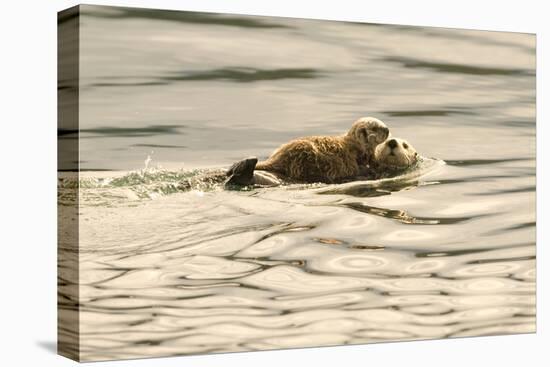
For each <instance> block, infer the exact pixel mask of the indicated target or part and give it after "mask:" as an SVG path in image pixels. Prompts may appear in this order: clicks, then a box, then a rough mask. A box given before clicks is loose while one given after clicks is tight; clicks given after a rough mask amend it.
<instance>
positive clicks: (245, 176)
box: [224, 157, 258, 187]
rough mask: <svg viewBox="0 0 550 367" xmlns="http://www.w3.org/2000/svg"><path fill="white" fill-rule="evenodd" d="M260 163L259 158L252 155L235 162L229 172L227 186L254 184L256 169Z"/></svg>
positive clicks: (227, 173)
mask: <svg viewBox="0 0 550 367" xmlns="http://www.w3.org/2000/svg"><path fill="white" fill-rule="evenodd" d="M256 163H258V158H256V157H250V158H245V159H243V160H242V161H238V162H236V163H234V164H233V165H232V166H231V167H229V169H228V170H227V172H226V173H225V174H226V176H227V180H226V181H225V184H224V185H225V187H228V186H248V185H252V184H254V169H255V168H256Z"/></svg>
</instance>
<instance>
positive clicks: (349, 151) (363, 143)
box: [230, 117, 389, 183]
mask: <svg viewBox="0 0 550 367" xmlns="http://www.w3.org/2000/svg"><path fill="white" fill-rule="evenodd" d="M388 136H389V129H388V127H387V126H386V125H385V124H384V123H383V122H382V121H380V120H378V119H376V118H374V117H362V118H360V119H358V120H357V121H355V122H354V123H353V125H352V126H351V129H350V130H349V131H348V132H347V133H346V134H344V135H340V136H308V137H304V138H300V139H295V140H292V141H290V142H288V143H286V144H283V145H282V146H281V147H279V148H278V149H277V150H276V151H275V152H274V153H273V154H272V155H271V156H270V157H269V158H268V159H267V160H266V161H264V162H259V163H257V164H256V170H261V171H267V172H272V173H274V174H276V175H281V176H284V177H286V178H287V179H290V180H292V181H299V182H324V183H334V182H338V181H341V180H343V179H345V178H347V177H355V176H358V175H360V174H361V170H362V167H365V166H367V165H368V164H369V163H370V161H371V160H372V157H373V155H374V149H375V147H376V146H377V145H378V144H380V143H382V142H383V141H385V140H386V139H387V138H388ZM239 163H240V162H239ZM239 163H237V164H239ZM248 164H250V162H249V163H248ZM232 168H233V169H230V171H235V169H234V168H235V167H232Z"/></svg>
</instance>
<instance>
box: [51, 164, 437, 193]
mask: <svg viewBox="0 0 550 367" xmlns="http://www.w3.org/2000/svg"><path fill="white" fill-rule="evenodd" d="M444 164H445V162H444V161H442V160H438V159H433V158H424V157H423V158H422V159H420V160H419V163H418V164H417V165H415V167H413V168H412V169H409V170H407V171H404V172H401V173H400V174H398V175H397V176H394V177H387V178H382V179H377V180H363V181H354V182H349V183H345V184H331V185H330V184H322V183H313V184H311V183H309V184H291V185H283V186H281V187H278V188H263V189H261V190H276V189H283V190H306V189H309V190H314V191H315V192H316V193H318V194H321V195H326V194H344V195H353V196H358V197H368V196H380V195H387V194H389V193H391V192H394V191H401V190H404V189H408V188H410V187H414V186H418V185H419V184H420V183H419V181H418V179H419V178H420V177H421V176H424V175H426V174H427V173H429V172H432V171H433V170H434V169H436V168H437V167H440V166H442V165H444ZM98 173H99V172H98ZM223 173H224V170H223V169H212V168H208V169H207V168H205V169H194V170H183V169H182V170H174V171H171V170H165V169H158V168H146V169H142V170H139V171H132V172H128V173H124V174H122V175H116V176H114V177H94V173H93V172H89V174H88V175H86V177H78V176H76V175H74V174H72V175H62V174H60V177H59V178H58V199H60V201H63V200H61V199H64V200H69V201H70V200H71V198H72V199H73V200H75V199H76V192H77V189H79V190H78V191H79V192H80V196H79V200H80V201H81V202H84V203H86V202H87V201H90V200H91V201H93V202H97V201H98V198H101V197H103V198H104V199H110V200H114V201H117V199H118V200H131V201H135V200H142V199H155V198H157V197H159V196H165V195H170V194H176V193H184V192H195V193H197V192H198V193H199V194H200V193H204V192H215V191H221V190H224V180H225V175H224V174H223ZM96 176H97V175H96ZM254 189H255V188H253V187H243V188H240V189H237V191H250V190H254ZM258 190H260V189H258ZM71 193H72V194H73V195H72V196H71ZM105 201H107V200H100V202H105Z"/></svg>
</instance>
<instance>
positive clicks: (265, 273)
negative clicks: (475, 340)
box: [58, 6, 536, 360]
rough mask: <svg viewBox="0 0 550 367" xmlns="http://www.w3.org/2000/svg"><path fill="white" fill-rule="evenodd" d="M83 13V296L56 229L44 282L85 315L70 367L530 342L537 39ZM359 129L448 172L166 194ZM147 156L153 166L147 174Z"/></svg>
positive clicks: (67, 193)
mask: <svg viewBox="0 0 550 367" xmlns="http://www.w3.org/2000/svg"><path fill="white" fill-rule="evenodd" d="M84 14H85V15H84V17H83V19H82V30H81V37H82V41H81V45H82V49H81V60H82V61H81V66H80V73H81V75H80V76H81V84H80V103H81V107H80V108H81V109H80V116H81V122H80V123H81V124H80V132H78V131H76V130H61V131H59V138H60V139H76V138H77V137H78V136H80V138H81V140H80V151H81V155H80V159H81V162H80V164H81V168H82V170H83V171H92V172H86V173H83V174H82V177H81V178H80V180H79V181H77V180H74V179H71V178H68V179H63V178H62V179H60V181H59V187H60V189H59V196H58V200H59V203H60V207H61V208H64V207H68V206H67V205H68V204H71V203H74V202H75V200H76V199H77V197H76V195H75V188H76V187H80V189H81V190H80V194H79V197H78V199H79V200H80V208H79V213H80V216H79V219H78V223H79V235H80V241H81V242H80V249H79V253H78V256H79V271H80V272H79V278H78V283H79V286H78V292H76V294H79V297H80V299H74V297H71V296H70V295H71V294H75V292H73V291H72V290H74V287H75V280H74V279H73V278H72V277H71V276H70V274H71V270H73V271H74V269H75V268H76V266H77V265H76V261H75V256H76V254H75V253H70V254H68V253H67V252H68V251H69V250H68V249H69V248H70V246H68V241H70V240H71V239H70V236H69V237H63V235H62V236H61V237H60V240H61V243H60V251H61V254H62V255H63V256H66V261H65V262H62V263H61V271H60V282H59V284H60V300H61V301H60V302H61V305H62V306H63V307H66V308H69V309H70V308H71V307H72V308H73V309H74V307H77V306H79V307H80V317H79V319H78V320H79V330H80V333H81V334H80V357H81V359H82V360H103V359H115V358H136V357H149V356H166V355H180V354H197V353H218V352H229V351H250V350H265V349H274V348H288V347H304V346H321V345H337V344H356V343H371V342H381V341H389V340H412V339H427V338H447V337H462V336H475V335H494V334H509V333H524V332H533V331H534V330H535V278H536V274H535V226H536V218H535V189H536V188H535V77H534V75H535V69H534V67H535V58H534V47H535V45H534V41H535V40H534V36H532V35H526V34H512V33H494V32H478V31H461V30H446V29H437V28H417V27H406V26H384V25H369V24H366V25H365V24H357V23H338V22H322V21H310V20H297V19H286V18H266V17H247V16H237V15H215V14H204V13H184V12H162V11H151V10H146V9H136V10H131V9H123V8H101V7H91V6H85V7H84ZM363 115H374V116H377V117H379V118H381V119H383V120H384V121H385V122H387V124H388V125H389V126H390V128H391V129H392V131H393V133H394V135H396V136H401V137H404V138H406V139H408V140H409V141H411V142H413V143H414V145H415V147H416V148H417V149H418V150H419V152H420V153H422V155H424V156H426V157H437V158H439V159H442V160H444V161H445V163H443V161H440V160H426V162H425V163H426V165H425V166H423V167H420V168H419V169H417V170H415V171H414V172H409V173H407V174H405V175H403V176H401V177H399V178H397V179H383V180H378V181H363V182H351V183H346V184H343V185H291V186H286V187H281V188H271V189H256V190H242V191H225V190H222V189H221V188H220V187H219V185H215V184H213V185H205V186H202V187H195V188H194V189H193V190H191V191H189V190H182V187H181V185H180V183H181V182H182V181H184V180H185V179H186V178H189V177H192V176H195V175H198V174H201V173H202V172H204V170H206V169H211V168H220V167H226V166H227V165H228V164H230V163H231V162H233V161H235V160H237V159H241V158H243V157H246V156H249V155H256V156H259V157H265V156H267V155H269V154H270V152H271V151H272V150H273V149H274V148H275V147H277V146H278V145H279V144H281V143H282V142H285V141H287V140H289V139H291V138H294V137H297V136H302V135H312V134H339V133H342V132H344V131H346V130H347V129H348V128H349V126H350V124H351V122H352V121H353V120H355V119H356V118H357V117H359V116H363ZM148 156H149V157H150V158H152V164H151V165H150V167H152V166H157V165H159V166H162V168H161V167H157V168H154V169H151V168H149V169H146V170H144V169H142V168H143V167H144V161H145V160H146V158H147V157H148ZM148 163H149V159H148ZM101 171H107V172H101ZM61 177H64V176H63V175H62V176H61ZM73 214H74V213H72V212H71V211H70V210H60V216H61V223H63V221H62V220H63V216H66V218H70V217H71V215H73ZM66 218H65V219H66ZM62 233H63V231H62ZM64 252H65V253H64ZM69 255H70V256H69ZM73 316H74V315H73ZM73 321H74V320H73ZM63 322H69V321H68V320H62V323H63ZM62 326H63V325H62ZM62 330H65V329H62ZM70 330H72V329H70V328H68V329H67V330H65V333H66V334H67V335H66V336H67V338H70V337H71V331H70ZM64 340H65V339H64ZM62 342H64V341H62Z"/></svg>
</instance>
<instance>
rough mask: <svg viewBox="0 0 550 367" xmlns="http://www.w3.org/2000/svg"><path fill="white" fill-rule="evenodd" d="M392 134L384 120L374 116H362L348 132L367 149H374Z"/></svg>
mask: <svg viewBox="0 0 550 367" xmlns="http://www.w3.org/2000/svg"><path fill="white" fill-rule="evenodd" d="M389 135H390V130H389V129H388V127H387V126H386V124H384V123H383V122H382V121H380V120H378V119H377V118H374V117H361V118H360V119H359V120H357V121H355V122H354V123H353V125H352V126H351V129H350V130H349V132H348V136H350V137H353V138H354V139H355V140H357V141H358V142H360V143H361V145H362V146H363V147H364V148H365V150H367V151H368V150H371V151H372V150H374V147H376V146H377V145H378V144H380V143H382V142H383V141H385V140H386V139H387V138H388V137H389Z"/></svg>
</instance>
